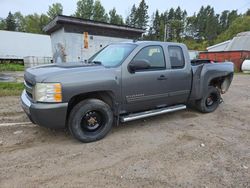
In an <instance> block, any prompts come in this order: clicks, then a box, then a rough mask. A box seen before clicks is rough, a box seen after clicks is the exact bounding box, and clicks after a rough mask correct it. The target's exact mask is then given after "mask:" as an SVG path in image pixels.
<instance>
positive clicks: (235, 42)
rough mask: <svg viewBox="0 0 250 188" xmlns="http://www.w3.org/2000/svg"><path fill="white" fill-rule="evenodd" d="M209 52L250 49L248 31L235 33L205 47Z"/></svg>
mask: <svg viewBox="0 0 250 188" xmlns="http://www.w3.org/2000/svg"><path fill="white" fill-rule="evenodd" d="M207 50H208V51H210V52H216V51H250V31H248V32H242V33H239V34H237V35H236V36H235V37H234V38H233V39H232V40H228V41H225V42H222V43H219V44H216V45H214V46H210V47H208V48H207Z"/></svg>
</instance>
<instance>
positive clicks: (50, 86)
mask: <svg viewBox="0 0 250 188" xmlns="http://www.w3.org/2000/svg"><path fill="white" fill-rule="evenodd" d="M34 99H35V101H37V102H51V103H53V102H62V86H61V84H60V83H37V84H36V86H35V91H34Z"/></svg>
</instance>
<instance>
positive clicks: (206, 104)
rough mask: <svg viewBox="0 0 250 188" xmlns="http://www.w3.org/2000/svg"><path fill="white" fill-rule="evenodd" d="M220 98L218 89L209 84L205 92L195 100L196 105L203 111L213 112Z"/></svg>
mask: <svg viewBox="0 0 250 188" xmlns="http://www.w3.org/2000/svg"><path fill="white" fill-rule="evenodd" d="M220 100H221V95H220V92H219V90H218V89H217V88H215V87H213V86H209V88H208V91H207V94H206V95H204V97H203V98H202V99H201V100H199V101H197V102H196V107H197V108H198V110H199V111H201V112H203V113H210V112H214V111H215V110H216V109H217V108H218V106H219V104H220Z"/></svg>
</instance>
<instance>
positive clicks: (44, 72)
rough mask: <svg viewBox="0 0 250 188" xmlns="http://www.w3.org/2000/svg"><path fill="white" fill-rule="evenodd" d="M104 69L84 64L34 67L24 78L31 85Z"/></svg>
mask: <svg viewBox="0 0 250 188" xmlns="http://www.w3.org/2000/svg"><path fill="white" fill-rule="evenodd" d="M103 69H105V67H103V66H102V65H97V64H86V63H57V64H47V65H42V66H36V67H33V68H29V69H27V70H26V71H25V74H24V78H25V80H26V81H29V82H30V83H31V84H35V83H36V82H43V81H44V80H46V79H47V78H50V77H54V76H59V75H67V74H69V73H70V74H74V73H76V72H79V71H80V72H89V71H91V72H92V71H98V70H103Z"/></svg>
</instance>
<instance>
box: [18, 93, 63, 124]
mask: <svg viewBox="0 0 250 188" xmlns="http://www.w3.org/2000/svg"><path fill="white" fill-rule="evenodd" d="M21 102H22V108H23V110H24V112H25V113H26V114H27V116H28V117H29V118H30V120H31V121H32V122H33V123H35V124H38V125H40V126H43V127H47V128H52V129H61V128H65V126H66V117H67V108H68V103H58V104H45V103H32V102H31V100H30V99H29V97H28V96H27V94H26V92H25V91H23V93H22V96H21Z"/></svg>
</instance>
